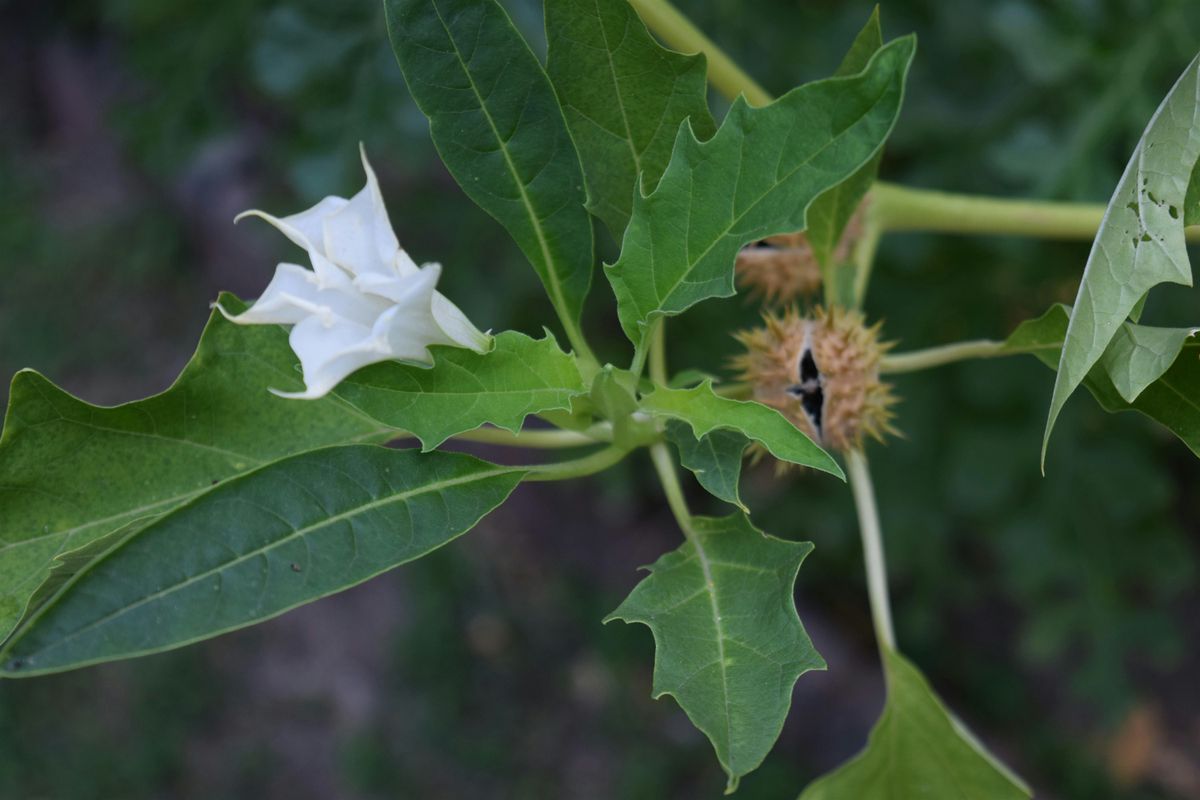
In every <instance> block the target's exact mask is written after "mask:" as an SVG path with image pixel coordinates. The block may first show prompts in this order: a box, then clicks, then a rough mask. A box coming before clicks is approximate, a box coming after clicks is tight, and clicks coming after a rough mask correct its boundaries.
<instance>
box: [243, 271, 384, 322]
mask: <svg viewBox="0 0 1200 800" xmlns="http://www.w3.org/2000/svg"><path fill="white" fill-rule="evenodd" d="M387 307H388V303H387V301H386V300H384V299H382V298H379V297H373V296H371V295H368V294H363V293H362V292H359V291H356V290H355V288H354V284H352V283H351V282H350V279H349V278H348V277H346V276H345V275H341V276H340V277H338V278H335V280H333V281H327V280H322V279H321V277H320V276H318V275H317V274H316V273H314V272H313V271H312V270H310V269H305V268H304V267H301V266H299V265H298V264H280V265H279V266H277V267H276V268H275V276H274V277H273V278H272V279H271V283H270V284H268V285H267V288H266V290H265V291H264V292H263V294H262V297H260V298H258V300H257V301H256V302H255V303H254V305H252V306H251V307H250V308H248V309H246V310H245V311H244V312H242V313H241V314H238V315H237V316H233V315H231V314H229V312H227V311H225V309H224V308H222V309H221V313H222V314H224V315H225V318H226V319H228V320H229V321H230V322H236V323H237V324H239V325H255V324H260V325H261V324H276V325H294V324H296V323H298V322H300V320H302V319H304V318H305V317H307V316H309V315H310V314H318V315H322V316H330V315H335V316H339V317H344V318H346V319H350V320H363V321H369V320H373V319H375V317H377V316H378V315H379V314H381V313H383V311H384V310H385V309H386V308H387Z"/></svg>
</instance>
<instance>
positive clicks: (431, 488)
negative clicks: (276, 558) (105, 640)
mask: <svg viewBox="0 0 1200 800" xmlns="http://www.w3.org/2000/svg"><path fill="white" fill-rule="evenodd" d="M514 471H519V470H513V469H512V468H508V467H504V468H499V469H493V470H485V471H482V472H474V473H471V474H470V475H465V476H459V477H457V478H450V479H447V480H443V481H438V482H435V483H431V484H426V485H425V486H421V487H418V488H416V489H412V490H409V491H406V492H400V493H398V494H394V495H390V496H389V497H386V498H381V499H377V500H372V501H370V502H368V503H364V504H363V505H360V506H355V507H354V508H352V509H350V510H347V511H343V512H341V513H338V514H335V515H333V516H331V517H326V518H325V519H323V520H321V521H320V522H317V523H314V524H312V525H306V526H304V527H302V528H297V529H295V530H293V531H292V532H291V533H289V534H287V535H286V536H284V537H282V538H280V539H275V540H273V541H271V542H268V543H267V544H265V545H263V546H262V547H257V548H255V549H253V550H251V551H249V552H246V553H244V554H242V555H240V556H238V557H237V558H234V559H231V560H229V561H226V562H224V563H222V564H219V565H217V566H214V567H212V568H210V569H207V570H205V571H203V572H200V573H197V574H196V575H193V576H190V577H189V578H187V579H185V580H183V581H180V582H178V583H176V584H173V585H171V586H168V587H166V588H163V589H160V590H158V591H157V592H154V593H153V594H150V595H147V596H145V597H143V598H139V599H138V600H136V601H134V602H133V603H130V604H128V605H126V606H123V607H121V608H119V609H117V610H115V611H113V612H110V613H109V614H106V615H104V616H103V617H101V618H99V619H96V620H93V621H92V622H90V623H88V624H87V625H85V626H84V627H82V628H78V629H76V630H74V631H72V632H71V633H69V634H66V635H65V636H62V637H61V638H59V639H57V640H55V642H54V644H52V645H51V646H50V647H48V648H45V649H43V650H40V651H37V652H40V653H46V652H49V651H51V650H53V649H55V648H57V647H61V646H62V645H64V644H66V643H67V642H70V641H71V640H73V639H75V638H77V637H79V636H81V635H83V634H84V633H86V632H88V631H90V630H92V629H93V628H96V627H99V626H101V625H104V624H107V623H108V622H110V621H111V620H114V619H116V618H118V617H120V616H122V615H124V614H125V613H127V612H129V611H131V610H133V609H135V608H140V607H141V606H143V605H146V604H147V603H151V602H154V601H155V600H158V599H160V598H162V597H165V596H167V595H169V594H171V593H173V592H176V591H179V590H181V589H184V588H186V587H188V586H190V585H192V584H194V583H197V582H199V581H201V580H204V579H206V578H209V577H212V576H213V575H217V574H219V573H222V572H224V571H226V570H228V569H230V568H232V567H234V566H236V565H238V564H241V563H243V562H245V561H249V560H250V559H252V558H257V557H259V556H265V555H266V554H267V553H268V552H269V551H271V550H273V549H275V548H277V547H281V546H283V545H284V544H286V543H288V542H291V541H294V540H295V539H297V538H300V537H305V536H307V535H309V534H310V533H313V532H314V531H317V530H320V529H321V528H324V527H328V526H329V525H334V524H337V523H338V522H342V521H344V520H347V519H351V518H353V517H355V516H358V515H360V514H364V513H366V512H368V511H373V510H375V509H377V508H383V507H385V506H387V505H390V504H392V503H397V502H404V501H407V500H409V499H411V498H413V497H417V496H420V495H422V494H428V493H430V492H440V491H442V490H444V489H448V488H451V487H453V486H459V485H461V484H464V483H471V482H474V481H478V480H484V479H487V478H494V477H498V476H500V475H506V474H511V473H513V472H514ZM155 524H156V525H157V524H162V521H160V522H158V523H155ZM147 530H150V528H147ZM143 533H145V531H143ZM111 556H112V554H110V555H108V556H105V558H104V559H102V560H101V561H97V562H94V563H93V565H92V567H89V568H88V569H87V570H84V571H82V572H80V573H79V574H80V575H81V576H82V575H86V574H87V573H88V572H90V571H91V569H92V568H94V567H95V566H96V565H97V564H99V563H102V562H103V561H104V560H107V559H108V558H110V557H111ZM72 585H73V584H72ZM56 599H57V598H56ZM56 604H57V603H56V602H55V601H51V602H50V603H47V604H46V607H45V609H44V611H48V610H49V609H50V608H52V607H54V606H55V605H56Z"/></svg>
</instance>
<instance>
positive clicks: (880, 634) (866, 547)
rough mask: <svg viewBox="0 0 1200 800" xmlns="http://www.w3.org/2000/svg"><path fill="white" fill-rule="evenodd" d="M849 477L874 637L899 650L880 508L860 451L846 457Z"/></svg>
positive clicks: (852, 452) (853, 451) (852, 451)
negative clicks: (859, 535)
mask: <svg viewBox="0 0 1200 800" xmlns="http://www.w3.org/2000/svg"><path fill="white" fill-rule="evenodd" d="M846 477H847V478H849V479H850V489H851V491H853V492H854V508H855V510H856V511H857V512H858V529H859V531H860V532H861V534H862V544H863V559H864V561H865V562H866V568H867V595H868V596H869V598H870V600H871V620H872V621H873V622H874V623H875V638H876V640H878V642H879V646H880V648H885V647H886V648H887V649H888V650H895V649H896V632H895V630H894V629H893V627H892V606H891V603H890V601H889V600H888V588H887V563H886V562H885V560H884V556H883V532H882V530H881V529H880V526H879V509H878V508H876V506H875V487H874V486H873V485H872V483H871V472H870V470H868V469H867V459H866V457H865V456H864V455H863V454H862V452H860V451H858V450H851V451H850V452H849V453H847V454H846Z"/></svg>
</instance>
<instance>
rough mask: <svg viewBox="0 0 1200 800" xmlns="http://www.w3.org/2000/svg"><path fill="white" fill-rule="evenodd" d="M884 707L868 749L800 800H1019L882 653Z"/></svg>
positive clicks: (901, 666)
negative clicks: (885, 690) (885, 700)
mask: <svg viewBox="0 0 1200 800" xmlns="http://www.w3.org/2000/svg"><path fill="white" fill-rule="evenodd" d="M883 667H884V676H885V678H886V679H887V705H886V706H885V707H884V710H883V715H882V716H881V717H880V718H879V721H878V722H877V723H875V727H874V729H873V730H872V731H871V737H870V739H868V741H867V747H866V749H865V750H863V752H862V753H860V754H859V755H857V756H855V757H854V758H853V759H852V760H851V761H848V762H847V763H845V764H843V765H842V766H841V767H839V768H838V769H837V770H835V771H834V772H831V773H830V774H828V775H826V776H825V777H823V778H820V779H818V780H817V781H815V782H814V783H812V784H811V785H810V786H809V787H808V788H807V789H805V790H804V793H803V794H801V795H800V800H850V798H853V799H854V800H884V799H885V798H893V797H895V798H908V797H913V798H916V797H928V798H937V800H981V799H982V798H987V800H1020V798H1026V797H1031V796H1032V793H1031V792H1030V790H1029V788H1028V787H1027V786H1025V784H1024V783H1023V782H1022V781H1021V779H1020V778H1018V777H1017V776H1016V775H1014V774H1013V773H1012V772H1011V771H1010V770H1009V769H1008V768H1007V767H1005V766H1004V765H1003V764H1001V763H1000V762H999V761H998V760H997V759H996V758H995V757H994V756H993V755H991V754H990V753H988V752H987V750H986V749H984V747H983V745H982V744H980V742H979V741H978V740H977V739H976V738H975V737H974V736H973V735H971V733H970V732H969V731H968V730H967V729H966V728H965V727H964V726H963V725H962V724H961V723H960V722H959V721H958V720H956V719H955V718H954V717H953V716H952V715H951V714H950V713H949V712H948V711H947V710H946V708H945V706H943V705H942V702H941V700H939V699H938V697H937V695H936V694H934V692H933V690H932V689H931V688H930V687H929V684H928V682H926V680H925V678H924V677H923V676H922V675H921V673H920V672H919V671H918V670H917V668H916V667H914V666H913V665H912V664H910V663H909V662H908V661H906V660H905V659H904V657H903V656H901V655H900V654H899V653H897V652H895V651H892V650H889V649H887V648H883Z"/></svg>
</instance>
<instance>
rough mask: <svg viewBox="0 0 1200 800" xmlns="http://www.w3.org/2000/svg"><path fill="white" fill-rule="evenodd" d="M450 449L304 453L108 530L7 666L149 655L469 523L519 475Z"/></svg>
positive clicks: (359, 573) (305, 596) (13, 648)
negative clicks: (121, 532)
mask: <svg viewBox="0 0 1200 800" xmlns="http://www.w3.org/2000/svg"><path fill="white" fill-rule="evenodd" d="M523 474H524V473H523V470H521V469H519V468H516V469H514V468H509V467H497V466H495V465H493V464H488V463H487V462H485V461H480V460H479V459H476V458H473V457H472V456H468V455H463V454H460V453H429V454H420V453H417V452H415V451H413V450H389V449H386V448H382V447H376V446H371V445H351V446H346V447H334V448H327V449H323V450H316V451H312V452H309V453H302V454H300V455H297V456H293V457H291V458H287V459H284V460H282V461H278V462H276V463H274V464H271V465H269V466H267V467H264V468H262V469H260V470H257V471H255V472H252V473H250V474H248V475H244V476H242V477H239V478H236V479H233V480H230V481H228V482H226V483H224V484H222V485H221V486H218V487H217V488H215V489H213V490H212V491H210V492H208V493H206V494H204V495H203V496H202V497H200V498H198V499H197V500H195V501H194V502H192V503H189V504H187V505H184V506H182V507H180V508H178V509H176V510H174V511H172V512H170V513H168V514H165V515H163V516H161V517H159V518H158V519H156V520H154V521H152V522H150V523H148V524H147V525H145V526H144V527H143V528H141V530H139V531H137V532H136V533H134V534H133V535H131V536H127V537H124V538H122V539H121V540H120V541H118V542H117V543H116V544H115V545H114V546H113V548H111V549H110V550H108V552H106V553H105V554H104V555H103V556H102V557H101V558H99V559H98V560H95V561H93V562H91V563H90V564H89V565H87V566H86V567H84V568H83V569H82V570H81V571H79V572H78V573H77V574H74V575H73V576H72V577H70V578H69V579H68V580H67V581H66V582H65V583H64V584H63V586H62V587H61V588H60V589H59V590H58V591H57V592H56V593H55V594H54V595H53V596H52V597H50V598H49V599H48V600H47V601H46V603H45V604H43V605H42V607H41V608H40V609H39V610H38V611H37V612H36V613H35V614H34V615H33V616H32V617H31V618H30V619H29V621H28V622H27V623H26V624H25V625H24V626H22V628H21V629H20V630H19V631H18V632H17V634H16V635H15V636H14V637H13V639H12V640H11V641H10V642H9V643H8V645H7V646H6V647H5V650H4V652H3V655H2V657H0V658H2V664H0V674H3V675H6V676H9V677H14V676H17V677H19V676H25V675H36V674H42V673H45V672H54V671H58V670H64V669H71V668H74V667H79V666H83V665H86V664H94V663H97V662H100V661H109V660H112V659H117V658H128V657H130V656H136V655H142V654H146V653H153V652H157V651H160V650H164V649H167V648H171V647H177V646H180V645H184V644H188V643H191V642H195V641H198V640H200V639H204V638H207V637H210V636H215V635H217V634H219V633H224V632H226V631H230V630H234V629H236V628H240V627H244V626H246V625H250V624H253V623H255V622H259V621H262V620H264V619H267V618H269V617H273V616H275V615H277V614H280V613H282V612H284V611H287V610H288V609H291V608H294V607H296V606H298V605H301V604H303V603H307V602H309V601H311V600H315V599H317V598H319V597H324V596H325V595H328V594H332V593H334V592H337V591H340V590H342V589H346V588H348V587H350V586H353V585H354V584H357V583H360V582H362V581H364V580H366V579H368V578H370V577H372V576H374V575H377V574H379V573H380V572H383V571H385V570H388V569H391V568H392V567H395V566H397V565H398V564H403V563H404V562H406V561H411V560H412V559H414V558H417V557H419V556H421V555H424V554H425V553H428V552H429V551H431V550H433V549H435V548H437V547H440V546H441V545H443V544H445V543H446V542H448V541H450V540H452V539H454V538H455V537H456V536H459V535H460V534H462V533H464V532H465V531H467V530H469V529H470V528H471V527H472V526H474V525H475V523H476V522H478V521H479V519H480V518H481V517H482V516H483V515H484V514H486V513H488V512H489V511H491V510H492V509H493V508H495V507H496V506H498V505H499V504H500V503H502V502H503V501H504V499H505V498H506V497H507V496H508V494H509V492H511V491H512V490H513V488H514V487H515V486H516V485H517V483H518V482H520V480H521V476H522V475H523Z"/></svg>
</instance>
